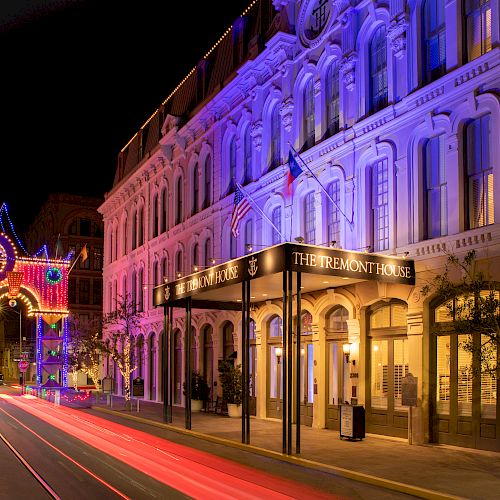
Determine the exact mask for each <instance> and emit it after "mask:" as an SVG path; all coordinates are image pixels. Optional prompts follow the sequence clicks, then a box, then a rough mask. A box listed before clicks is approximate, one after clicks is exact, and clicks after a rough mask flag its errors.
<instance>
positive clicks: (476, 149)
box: [465, 115, 495, 229]
mask: <svg viewBox="0 0 500 500" xmlns="http://www.w3.org/2000/svg"><path fill="white" fill-rule="evenodd" d="M490 128H491V120H490V115H485V116H482V117H481V118H478V119H477V120H474V121H473V122H471V123H470V124H469V125H467V128H466V138H465V140H466V142H465V144H466V147H465V149H466V165H467V179H466V181H467V197H468V220H469V229H475V228H477V227H482V226H485V225H488V224H493V222H494V210H495V206H494V198H493V196H494V192H493V168H492V161H491V154H490V135H491V130H490Z"/></svg>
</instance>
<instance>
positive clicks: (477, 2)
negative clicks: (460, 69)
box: [464, 0, 491, 61]
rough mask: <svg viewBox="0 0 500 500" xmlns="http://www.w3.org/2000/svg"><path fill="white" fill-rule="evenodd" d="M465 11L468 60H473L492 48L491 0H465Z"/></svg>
mask: <svg viewBox="0 0 500 500" xmlns="http://www.w3.org/2000/svg"><path fill="white" fill-rule="evenodd" d="M464 13H465V16H464V17H465V37H466V45H467V60H468V61H472V60H473V59H476V58H477V57H479V56H482V55H483V54H486V52H488V51H489V50H491V4H490V0H465V5H464Z"/></svg>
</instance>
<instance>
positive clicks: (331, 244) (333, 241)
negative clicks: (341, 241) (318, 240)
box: [330, 240, 337, 248]
mask: <svg viewBox="0 0 500 500" xmlns="http://www.w3.org/2000/svg"><path fill="white" fill-rule="evenodd" d="M336 244H337V242H336V241H335V240H332V241H330V246H331V247H332V248H333V247H334V246H335V245H336Z"/></svg>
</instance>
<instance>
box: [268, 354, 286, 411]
mask: <svg viewBox="0 0 500 500" xmlns="http://www.w3.org/2000/svg"><path fill="white" fill-rule="evenodd" d="M281 361H282V348H281V345H279V346H273V345H272V346H270V347H269V360H268V366H269V378H268V380H269V383H268V398H267V416H268V417H270V418H281V417H282V415H283V413H282V409H283V394H282V392H283V387H282V384H283V382H282V381H283V363H282V362H281Z"/></svg>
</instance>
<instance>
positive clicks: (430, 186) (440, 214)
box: [424, 134, 448, 239]
mask: <svg viewBox="0 0 500 500" xmlns="http://www.w3.org/2000/svg"><path fill="white" fill-rule="evenodd" d="M444 146H445V145H444V134H441V135H439V136H437V137H433V138H432V139H429V140H428V141H427V142H426V144H425V151H424V162H425V163H424V172H425V173H424V175H425V177H424V182H425V187H424V189H425V205H424V221H425V226H424V230H425V238H426V239H430V238H437V237H439V236H446V235H447V234H448V209H447V191H446V189H447V188H446V169H445V147H444Z"/></svg>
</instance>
